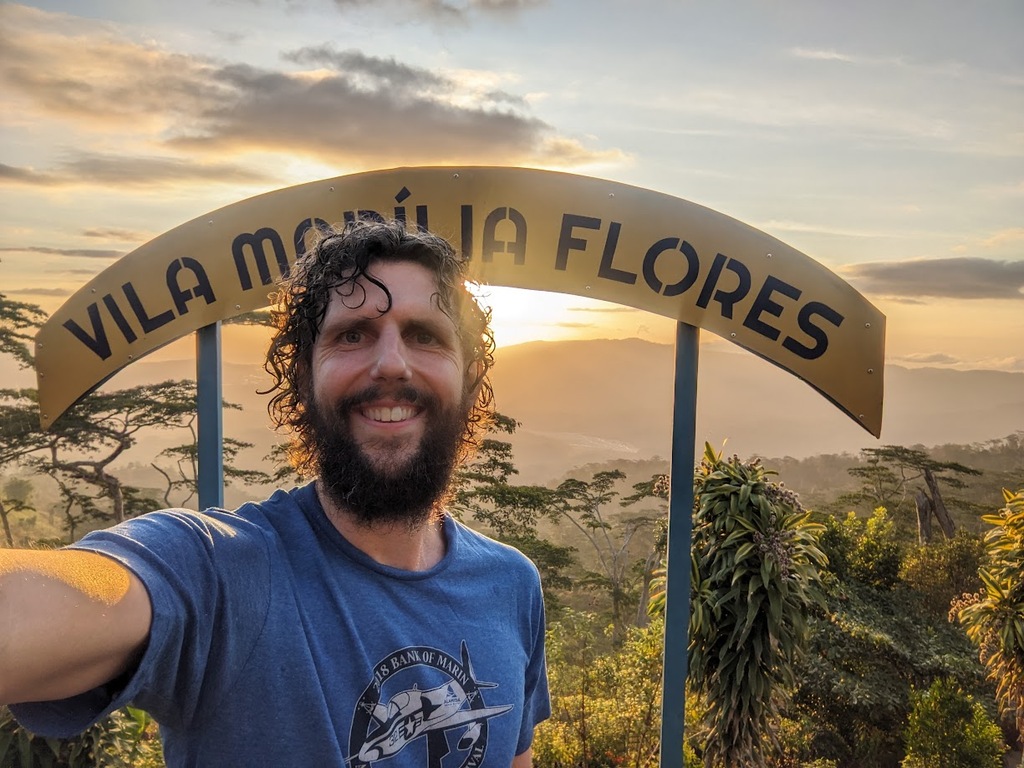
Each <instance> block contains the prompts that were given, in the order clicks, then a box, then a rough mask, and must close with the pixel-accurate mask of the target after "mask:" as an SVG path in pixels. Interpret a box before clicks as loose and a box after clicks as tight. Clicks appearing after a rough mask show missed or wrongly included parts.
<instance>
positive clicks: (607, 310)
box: [567, 307, 640, 313]
mask: <svg viewBox="0 0 1024 768" xmlns="http://www.w3.org/2000/svg"><path fill="white" fill-rule="evenodd" d="M567 311H569V312H605V313H617V312H639V311H640V310H638V309H633V307H568V308H567Z"/></svg>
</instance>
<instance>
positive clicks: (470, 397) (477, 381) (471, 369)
mask: <svg viewBox="0 0 1024 768" xmlns="http://www.w3.org/2000/svg"><path fill="white" fill-rule="evenodd" d="M485 375H486V368H485V367H484V364H483V362H482V361H480V360H471V361H470V363H469V365H467V366H466V374H465V380H466V381H465V390H466V400H467V401H468V402H471V403H475V402H476V399H477V398H478V397H479V396H480V389H481V388H482V387H483V385H484V376H485Z"/></svg>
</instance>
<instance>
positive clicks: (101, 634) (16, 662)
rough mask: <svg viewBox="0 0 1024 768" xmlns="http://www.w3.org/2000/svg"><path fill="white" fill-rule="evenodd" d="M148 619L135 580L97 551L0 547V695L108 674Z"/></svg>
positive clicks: (135, 650) (50, 693) (126, 656)
mask: <svg viewBox="0 0 1024 768" xmlns="http://www.w3.org/2000/svg"><path fill="white" fill-rule="evenodd" d="M151 621H152V607H151V605H150V601H149V594H148V593H147V592H146V588H145V587H144V586H143V585H142V582H140V581H139V580H138V578H137V577H136V576H135V575H134V574H132V573H131V572H130V571H128V570H127V569H126V568H124V567H123V566H122V565H120V564H119V563H116V562H114V561H113V560H111V559H109V558H107V557H104V556H103V555H98V554H95V553H92V552H82V551H79V550H11V549H0V703H2V704H16V703H19V702H24V701H49V700H53V699H62V698H66V697H68V696H73V695H75V694H77V693H82V692H84V691H87V690H90V689H92V688H95V687H96V686H98V685H102V684H103V683H106V682H109V681H110V680H113V679H114V678H116V677H117V676H118V675H120V674H122V673H123V672H124V671H125V670H127V669H128V667H129V666H130V665H131V664H132V663H133V662H134V661H135V660H136V658H137V657H138V655H139V654H140V653H141V652H142V650H143V649H144V648H145V645H146V640H147V638H148V637H149V626H150V622H151Z"/></svg>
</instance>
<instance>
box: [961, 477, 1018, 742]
mask: <svg viewBox="0 0 1024 768" xmlns="http://www.w3.org/2000/svg"><path fill="white" fill-rule="evenodd" d="M1003 499H1004V501H1005V502H1006V504H1005V506H1004V507H1003V508H1002V509H1000V510H999V512H998V513H997V514H995V515H986V516H985V517H983V518H982V519H983V520H984V521H985V522H986V523H989V524H990V525H991V526H992V528H991V529H990V530H989V531H988V533H986V534H985V553H986V558H985V563H984V565H983V566H982V568H981V569H980V570H979V572H978V575H979V576H980V577H981V581H982V584H983V586H982V589H981V591H980V592H979V593H978V594H977V595H975V596H967V597H968V598H969V599H967V600H966V601H964V602H965V603H966V604H965V605H962V606H961V607H959V609H958V610H956V611H955V613H956V616H957V617H958V618H959V620H960V622H961V624H963V626H964V627H965V628H966V630H967V635H968V637H970V639H971V641H972V642H973V643H974V644H975V645H976V646H977V647H978V649H979V656H980V658H981V661H982V663H983V664H984V665H985V667H986V669H987V671H988V676H989V678H990V679H991V680H992V681H993V682H995V684H996V699H997V700H998V702H999V704H1000V706H1001V707H1002V708H1003V710H1004V711H1005V712H1007V713H1009V714H1011V715H1012V716H1013V717H1014V720H1015V722H1016V725H1017V732H1018V736H1019V737H1024V489H1021V490H1018V491H1017V492H1016V493H1014V492H1011V491H1009V490H1004V491H1003ZM951 614H952V612H951Z"/></svg>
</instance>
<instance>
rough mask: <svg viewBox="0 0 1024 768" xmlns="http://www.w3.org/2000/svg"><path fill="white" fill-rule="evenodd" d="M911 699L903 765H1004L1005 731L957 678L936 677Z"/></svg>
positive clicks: (997, 767)
mask: <svg viewBox="0 0 1024 768" xmlns="http://www.w3.org/2000/svg"><path fill="white" fill-rule="evenodd" d="M910 698H911V704H912V706H911V710H910V716H909V717H908V718H907V728H906V741H907V756H906V757H905V758H903V762H902V763H901V766H902V768H932V766H937V765H941V766H943V768H1001V766H1002V764H1003V761H1002V754H1003V752H1005V751H1006V748H1005V746H1004V744H1003V734H1002V731H1001V730H1000V729H999V726H998V725H996V724H995V723H994V722H993V721H992V718H991V717H989V716H988V714H987V713H986V712H985V708H984V707H983V706H982V705H981V704H980V703H978V702H977V701H975V700H974V697H973V696H971V695H969V694H967V693H964V692H963V691H962V690H961V689H960V686H958V685H957V684H956V683H955V682H954V681H952V680H947V679H941V680H936V681H935V682H934V683H932V685H931V687H930V688H929V689H928V690H926V691H913V692H912V693H911V697H910Z"/></svg>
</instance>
